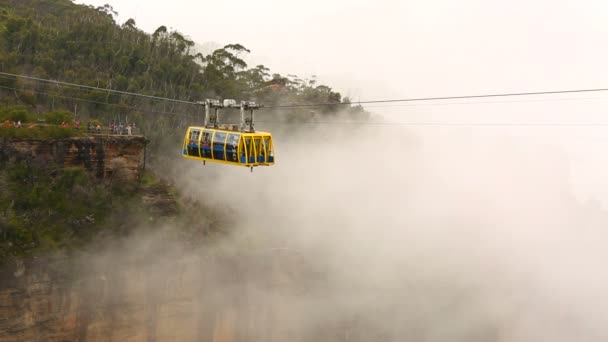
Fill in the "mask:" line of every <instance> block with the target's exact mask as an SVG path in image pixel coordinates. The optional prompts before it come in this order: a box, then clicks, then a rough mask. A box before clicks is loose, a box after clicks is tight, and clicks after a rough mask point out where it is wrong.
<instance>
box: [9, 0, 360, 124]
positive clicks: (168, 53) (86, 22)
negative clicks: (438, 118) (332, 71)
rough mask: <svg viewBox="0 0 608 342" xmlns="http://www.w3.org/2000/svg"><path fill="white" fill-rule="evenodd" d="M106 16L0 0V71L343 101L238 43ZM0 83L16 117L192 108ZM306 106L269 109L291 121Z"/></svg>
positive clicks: (55, 0) (46, 3)
mask: <svg viewBox="0 0 608 342" xmlns="http://www.w3.org/2000/svg"><path fill="white" fill-rule="evenodd" d="M116 15H117V13H116V12H115V11H114V10H113V8H112V7H111V6H110V5H105V6H104V7H98V8H94V7H91V6H84V5H76V4H74V3H72V2H71V1H70V0H0V32H1V34H0V71H2V72H7V73H14V74H24V75H29V76H32V77H36V78H42V79H54V80H60V81H64V82H70V83H76V84H83V85H88V86H94V87H100V88H104V89H114V90H122V91H129V92H136V93H141V94H147V95H154V96H160V97H169V98H175V99H182V100H188V101H199V100H204V99H206V98H216V97H222V98H235V99H237V100H240V99H244V100H257V101H258V102H260V103H263V104H265V105H267V106H272V105H276V104H280V103H319V102H321V103H340V102H342V101H348V99H343V98H342V96H341V94H340V93H338V92H335V91H334V90H332V89H331V88H330V87H328V86H325V85H317V84H316V82H315V81H314V80H306V79H300V78H298V77H297V76H289V77H285V76H282V75H280V74H276V73H272V72H271V71H270V70H269V69H268V68H266V67H265V66H263V65H257V66H249V65H247V64H246V63H245V62H244V60H243V58H242V56H243V54H246V53H249V52H250V51H249V50H248V49H247V48H246V47H244V46H242V45H240V44H238V43H234V44H229V45H226V46H225V47H224V48H221V49H218V50H215V51H214V52H212V53H211V54H209V55H202V54H201V53H198V52H196V51H194V50H193V47H194V46H195V42H194V41H193V40H191V39H189V38H188V36H187V35H186V34H185V33H181V32H178V31H170V30H168V29H167V28H166V27H165V26H163V25H162V23H159V27H158V28H157V29H156V30H155V32H153V33H146V32H143V31H142V30H140V29H138V28H137V25H136V22H135V21H134V20H133V19H129V20H127V21H126V22H125V23H124V24H122V25H119V24H118V23H117V21H116V19H115V17H116ZM209 39H210V40H212V39H213V37H209ZM0 87H2V88H0V94H2V100H3V101H4V102H5V103H6V104H9V105H23V106H25V107H20V108H19V110H17V112H18V113H15V110H14V109H11V108H9V107H5V108H4V109H3V110H2V112H4V114H0V116H2V118H6V117H11V116H13V117H14V116H15V115H20V116H19V117H20V118H22V117H23V111H24V110H25V111H27V112H29V113H34V114H35V115H42V113H46V112H49V111H58V110H62V111H67V112H70V113H73V112H76V113H77V114H78V117H79V118H81V119H83V120H86V119H91V118H96V119H100V121H101V122H102V123H103V122H108V121H109V120H115V119H116V118H121V119H122V120H125V119H129V120H131V121H135V122H137V123H139V124H140V126H142V125H146V126H150V125H151V124H153V125H154V126H156V128H159V127H160V128H161V129H166V128H170V127H172V126H178V125H180V124H183V123H184V122H183V117H182V116H177V118H179V119H176V116H175V115H170V114H168V113H179V114H193V113H196V112H197V110H200V109H198V108H193V107H194V106H192V105H187V104H181V105H180V104H177V103H173V102H166V101H158V100H149V99H147V100H144V99H142V98H137V97H133V96H128V95H117V94H112V93H108V92H105V91H92V90H87V89H81V88H75V87H67V86H60V85H58V84H54V83H47V82H40V81H35V80H24V79H15V78H12V77H7V76H1V78H0ZM110 104H112V105H110ZM341 107H342V106H341ZM345 107H348V108H347V110H348V111H350V113H351V114H353V115H357V116H358V117H359V118H361V117H363V116H365V114H366V113H365V112H364V111H363V110H362V108H360V107H350V106H345ZM340 109H343V108H340ZM337 110H338V108H337V106H336V107H334V106H326V107H321V108H318V109H316V108H315V111H316V112H318V113H319V114H320V115H323V114H329V113H332V112H335V111H337ZM11 111H12V112H11ZM308 112H309V111H308V110H302V111H301V112H297V111H293V110H292V111H290V112H289V113H277V112H275V113H272V114H273V115H282V116H285V117H286V118H287V119H289V120H294V119H296V118H297V117H298V114H299V113H308ZM155 130H156V131H158V129H155Z"/></svg>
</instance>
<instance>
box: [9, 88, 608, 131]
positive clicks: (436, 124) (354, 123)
mask: <svg viewBox="0 0 608 342" xmlns="http://www.w3.org/2000/svg"><path fill="white" fill-rule="evenodd" d="M0 89H8V90H16V91H28V92H32V93H35V94H40V95H45V96H51V97H58V98H63V99H68V100H75V101H83V102H89V103H94V104H101V105H110V106H116V107H123V108H130V109H136V110H141V111H144V112H149V113H157V114H168V115H176V116H188V115H187V114H181V113H175V112H166V111H156V110H147V109H142V108H139V107H135V106H129V105H122V104H117V103H109V102H101V101H94V100H87V99H83V98H77V97H71V96H62V95H56V94H51V93H45V92H40V91H35V90H30V89H22V88H14V87H6V86H0ZM513 102H515V101H513ZM471 104H475V103H471ZM258 123H266V124H278V125H351V126H363V125H382V126H418V127H422V126H428V127H443V126H460V127H469V126H471V127H472V126H495V127H499V126H507V127H508V126H511V127H519V126H530V127H535V126H536V127H606V126H608V122H597V123H525V122H523V123H513V122H500V123H499V122H463V123H459V122H390V121H389V122H378V121H359V122H357V121H304V122H285V121H258Z"/></svg>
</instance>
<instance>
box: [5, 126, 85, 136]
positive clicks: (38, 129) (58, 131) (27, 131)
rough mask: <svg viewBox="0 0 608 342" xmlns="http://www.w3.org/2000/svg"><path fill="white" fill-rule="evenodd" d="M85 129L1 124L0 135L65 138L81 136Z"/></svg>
mask: <svg viewBox="0 0 608 342" xmlns="http://www.w3.org/2000/svg"><path fill="white" fill-rule="evenodd" d="M83 134H84V130H83V129H82V128H81V129H80V130H76V129H74V128H65V127H61V126H51V125H36V124H34V125H30V126H28V125H25V126H23V127H21V128H17V127H12V126H11V127H5V126H4V125H0V137H4V138H20V139H65V138H70V137H76V136H81V135H83Z"/></svg>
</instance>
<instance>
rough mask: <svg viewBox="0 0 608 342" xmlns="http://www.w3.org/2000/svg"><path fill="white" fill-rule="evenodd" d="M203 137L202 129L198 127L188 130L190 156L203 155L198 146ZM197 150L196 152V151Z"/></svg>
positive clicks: (187, 147)
mask: <svg viewBox="0 0 608 342" xmlns="http://www.w3.org/2000/svg"><path fill="white" fill-rule="evenodd" d="M200 138H201V130H200V129H198V128H192V129H190V131H189V132H188V139H187V140H188V141H187V143H186V152H187V155H188V156H190V157H199V158H200V156H201V154H200V150H199V148H198V145H199V141H200ZM194 150H196V153H194Z"/></svg>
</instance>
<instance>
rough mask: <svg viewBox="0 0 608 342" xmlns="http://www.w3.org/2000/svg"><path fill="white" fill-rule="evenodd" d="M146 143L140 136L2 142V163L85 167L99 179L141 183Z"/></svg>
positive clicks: (0, 154) (6, 139) (0, 144)
mask: <svg viewBox="0 0 608 342" xmlns="http://www.w3.org/2000/svg"><path fill="white" fill-rule="evenodd" d="M146 143H147V140H146V139H145V138H144V137H141V136H110V137H108V136H95V137H93V136H88V137H74V138H67V139H17V138H4V139H2V140H0V163H2V162H8V163H14V162H18V161H28V162H31V163H34V164H35V165H37V166H39V167H42V168H52V167H59V168H69V167H83V168H84V169H86V170H87V171H88V172H89V173H91V174H93V175H95V176H96V177H97V178H99V179H112V178H116V177H118V178H121V179H124V180H126V181H133V180H137V179H139V177H140V175H141V172H142V170H143V167H144V157H145V146H146Z"/></svg>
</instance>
